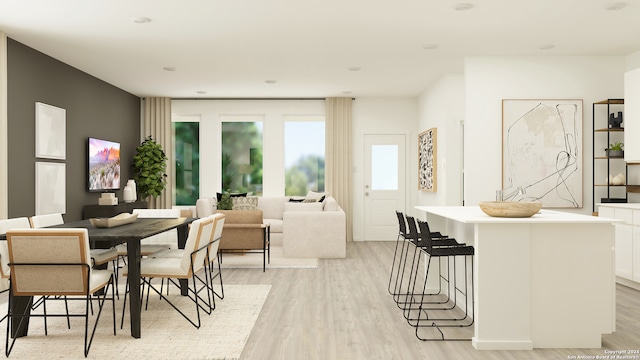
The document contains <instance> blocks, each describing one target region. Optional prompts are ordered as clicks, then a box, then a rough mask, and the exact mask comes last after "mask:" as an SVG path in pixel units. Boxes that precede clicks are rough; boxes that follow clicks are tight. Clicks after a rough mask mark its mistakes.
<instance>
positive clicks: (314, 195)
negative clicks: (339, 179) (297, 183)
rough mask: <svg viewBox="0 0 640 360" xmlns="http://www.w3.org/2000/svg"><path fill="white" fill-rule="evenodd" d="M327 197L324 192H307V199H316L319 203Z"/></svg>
mask: <svg viewBox="0 0 640 360" xmlns="http://www.w3.org/2000/svg"><path fill="white" fill-rule="evenodd" d="M327 195H328V193H326V192H315V191H311V190H309V192H308V193H307V199H309V198H313V199H318V201H319V202H323V201H324V199H325V198H326V196H327Z"/></svg>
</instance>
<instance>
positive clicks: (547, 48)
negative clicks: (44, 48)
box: [538, 44, 556, 50]
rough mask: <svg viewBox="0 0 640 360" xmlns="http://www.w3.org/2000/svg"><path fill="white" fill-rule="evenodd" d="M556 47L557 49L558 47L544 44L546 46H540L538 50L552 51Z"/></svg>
mask: <svg viewBox="0 0 640 360" xmlns="http://www.w3.org/2000/svg"><path fill="white" fill-rule="evenodd" d="M554 47H556V46H555V45H553V44H544V45H540V46H538V49H540V50H551V49H553V48H554Z"/></svg>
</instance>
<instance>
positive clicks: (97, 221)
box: [89, 213, 138, 228]
mask: <svg viewBox="0 0 640 360" xmlns="http://www.w3.org/2000/svg"><path fill="white" fill-rule="evenodd" d="M137 218H138V214H129V213H122V214H118V215H116V216H114V217H110V218H92V219H89V222H90V223H91V225H93V226H95V227H97V228H110V227H116V226H120V225H124V224H129V223H132V222H134V221H136V219H137Z"/></svg>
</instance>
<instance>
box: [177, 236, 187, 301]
mask: <svg viewBox="0 0 640 360" xmlns="http://www.w3.org/2000/svg"><path fill="white" fill-rule="evenodd" d="M187 236H189V226H188V225H187V224H185V225H183V226H179V227H178V248H180V249H184V246H185V245H186V244H187ZM179 282H180V295H182V296H187V295H189V280H188V279H179Z"/></svg>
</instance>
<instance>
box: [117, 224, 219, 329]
mask: <svg viewBox="0 0 640 360" xmlns="http://www.w3.org/2000/svg"><path fill="white" fill-rule="evenodd" d="M213 223H214V221H213V219H211V218H203V219H198V220H196V221H194V222H192V223H191V227H190V229H189V234H188V235H187V241H186V243H185V246H184V251H183V252H182V254H181V256H180V257H146V258H143V259H141V260H140V277H141V281H142V283H143V286H142V289H143V290H142V291H143V294H142V296H141V297H140V299H142V298H143V296H144V287H145V285H146V287H147V288H148V290H147V291H151V290H153V291H154V292H156V293H157V294H158V295H160V298H161V299H163V300H165V301H166V302H167V303H168V304H169V305H170V306H171V307H173V308H174V309H175V310H176V311H177V312H178V313H180V315H182V317H184V318H185V319H186V320H187V321H189V322H190V323H191V324H192V325H193V326H194V327H196V328H200V324H201V322H200V310H201V309H202V310H203V311H205V312H206V313H208V314H210V313H211V311H212V310H211V309H213V308H215V305H212V302H215V299H214V298H212V297H211V296H210V292H209V290H208V288H209V284H208V282H207V279H206V278H205V279H202V278H201V277H200V276H199V275H197V273H198V272H199V271H200V270H202V269H204V271H205V276H206V272H207V271H209V270H208V267H207V262H206V261H205V260H206V256H207V250H208V248H209V240H210V238H211V233H212V231H213ZM127 274H128V272H126V271H125V275H127ZM155 278H159V279H167V280H168V281H169V282H170V283H172V284H174V285H176V286H178V287H179V286H180V284H179V283H177V282H176V280H187V282H186V285H185V286H187V287H188V289H187V294H186V295H187V297H188V298H190V299H191V300H192V301H193V302H194V303H195V307H196V320H195V321H194V320H192V319H191V318H190V317H189V316H187V315H186V314H185V313H184V312H183V311H182V310H181V309H180V308H178V307H177V306H176V305H175V304H173V302H171V299H169V297H167V296H165V295H163V294H162V289H160V290H158V289H157V288H156V287H155V286H154V285H153V284H152V280H153V279H155ZM188 280H191V281H192V286H193V287H191V286H189V284H188ZM204 289H206V290H207V291H206V296H207V299H206V300H205V299H204V298H203V297H202V296H201V295H200V293H201V292H202V290H204ZM178 296H180V295H178ZM126 302H127V293H125V307H126ZM200 302H203V303H204V304H201V303H200ZM125 307H123V312H122V316H123V319H124V314H125V312H124V308H125ZM121 326H122V322H121Z"/></svg>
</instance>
